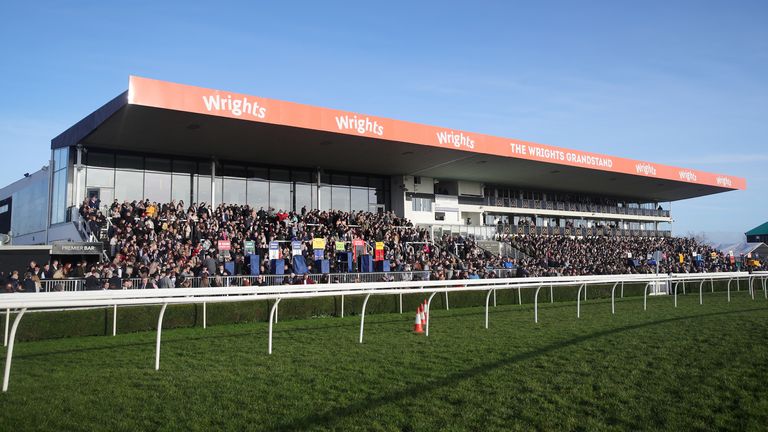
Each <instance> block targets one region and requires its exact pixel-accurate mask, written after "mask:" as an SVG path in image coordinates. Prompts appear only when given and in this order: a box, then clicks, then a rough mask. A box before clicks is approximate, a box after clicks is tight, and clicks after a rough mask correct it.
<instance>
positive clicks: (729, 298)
mask: <svg viewBox="0 0 768 432" xmlns="http://www.w3.org/2000/svg"><path fill="white" fill-rule="evenodd" d="M731 282H733V279H728V288H727V289H728V303H730V302H731Z"/></svg>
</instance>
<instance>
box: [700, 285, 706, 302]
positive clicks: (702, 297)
mask: <svg viewBox="0 0 768 432" xmlns="http://www.w3.org/2000/svg"><path fill="white" fill-rule="evenodd" d="M705 281H706V279H702V280H701V283H700V284H699V304H700V305H702V304H704V282H705Z"/></svg>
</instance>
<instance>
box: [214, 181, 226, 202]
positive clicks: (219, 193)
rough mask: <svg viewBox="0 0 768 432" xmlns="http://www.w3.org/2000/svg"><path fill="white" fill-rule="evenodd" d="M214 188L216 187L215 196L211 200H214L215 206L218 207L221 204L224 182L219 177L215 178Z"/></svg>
mask: <svg viewBox="0 0 768 432" xmlns="http://www.w3.org/2000/svg"><path fill="white" fill-rule="evenodd" d="M214 186H215V187H216V195H215V196H214V197H213V198H214V199H215V200H216V205H217V206H218V205H219V204H221V203H222V202H223V201H222V200H221V199H222V197H223V196H224V181H223V180H222V179H221V177H219V176H216V179H215V180H214Z"/></svg>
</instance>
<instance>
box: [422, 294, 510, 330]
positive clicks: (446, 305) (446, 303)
mask: <svg viewBox="0 0 768 432" xmlns="http://www.w3.org/2000/svg"><path fill="white" fill-rule="evenodd" d="M465 287H466V285H465ZM494 306H495V305H494ZM445 310H450V309H449V308H448V291H446V292H445ZM427 336H429V335H427Z"/></svg>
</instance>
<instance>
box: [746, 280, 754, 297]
mask: <svg viewBox="0 0 768 432" xmlns="http://www.w3.org/2000/svg"><path fill="white" fill-rule="evenodd" d="M754 282H755V278H753V277H752V276H749V277H747V283H748V284H749V293H750V294H751V295H752V300H754V299H755V284H754Z"/></svg>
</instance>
